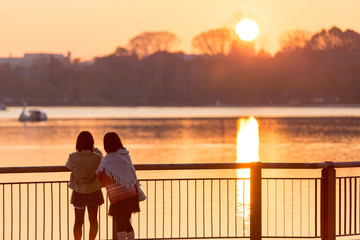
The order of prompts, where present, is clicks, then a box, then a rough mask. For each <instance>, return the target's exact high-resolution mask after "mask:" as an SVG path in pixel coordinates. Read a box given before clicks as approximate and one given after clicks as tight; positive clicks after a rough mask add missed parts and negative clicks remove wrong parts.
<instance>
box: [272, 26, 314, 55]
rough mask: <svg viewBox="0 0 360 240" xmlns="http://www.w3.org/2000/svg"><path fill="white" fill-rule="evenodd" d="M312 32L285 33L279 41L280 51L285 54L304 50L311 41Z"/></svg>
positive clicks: (298, 30) (294, 31)
mask: <svg viewBox="0 0 360 240" xmlns="http://www.w3.org/2000/svg"><path fill="white" fill-rule="evenodd" d="M311 35H312V34H311V32H310V31H306V30H300V29H295V30H290V31H286V32H284V33H283V34H282V35H281V36H280V39H279V45H280V49H281V51H283V52H291V51H296V50H300V49H304V48H305V46H306V44H307V43H308V42H309V40H310V39H311Z"/></svg>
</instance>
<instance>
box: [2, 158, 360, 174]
mask: <svg viewBox="0 0 360 240" xmlns="http://www.w3.org/2000/svg"><path fill="white" fill-rule="evenodd" d="M253 166H258V167H260V168H263V169H321V168H326V167H328V166H329V167H334V168H352V167H360V161H357V162H323V163H262V162H253V163H179V164H135V168H136V170H141V171H146V170H211V169H241V168H252V167H253ZM69 171H70V170H69V169H68V168H67V167H66V166H33V167H0V174H2V173H3V174H4V173H39V172H44V173H45V172H69Z"/></svg>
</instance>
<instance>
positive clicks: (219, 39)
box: [192, 28, 233, 56]
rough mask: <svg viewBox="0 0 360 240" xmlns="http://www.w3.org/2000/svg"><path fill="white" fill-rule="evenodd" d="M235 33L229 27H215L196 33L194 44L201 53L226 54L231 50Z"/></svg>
mask: <svg viewBox="0 0 360 240" xmlns="http://www.w3.org/2000/svg"><path fill="white" fill-rule="evenodd" d="M232 41H233V35H232V34H231V32H230V30H229V29H227V28H219V29H213V30H209V31H206V32H202V33H200V34H198V35H196V36H195V37H194V38H193V40H192V46H193V48H194V49H195V50H197V51H198V52H199V53H201V54H208V55H212V56H214V55H219V54H222V55H225V54H226V53H228V52H229V50H230V46H231V43H232Z"/></svg>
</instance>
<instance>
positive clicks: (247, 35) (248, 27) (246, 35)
mask: <svg viewBox="0 0 360 240" xmlns="http://www.w3.org/2000/svg"><path fill="white" fill-rule="evenodd" d="M236 34H237V35H239V37H240V39H241V40H244V41H253V40H255V39H256V37H257V36H258V34H259V28H258V25H257V24H256V23H255V22H254V21H252V20H249V19H243V20H241V21H240V22H239V23H238V24H237V25H236Z"/></svg>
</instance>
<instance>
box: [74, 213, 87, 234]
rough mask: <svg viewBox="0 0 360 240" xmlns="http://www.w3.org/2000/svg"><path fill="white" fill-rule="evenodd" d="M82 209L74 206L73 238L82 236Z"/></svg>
mask: <svg viewBox="0 0 360 240" xmlns="http://www.w3.org/2000/svg"><path fill="white" fill-rule="evenodd" d="M84 214H85V208H84V209H76V208H75V224H74V238H75V240H81V236H82V226H83V224H84Z"/></svg>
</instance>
